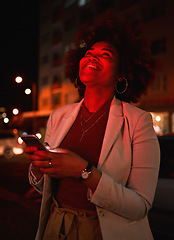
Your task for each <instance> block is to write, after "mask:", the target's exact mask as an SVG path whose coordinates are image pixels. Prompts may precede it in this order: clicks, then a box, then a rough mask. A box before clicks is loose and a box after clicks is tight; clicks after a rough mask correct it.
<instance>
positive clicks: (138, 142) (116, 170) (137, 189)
mask: <svg viewBox="0 0 174 240" xmlns="http://www.w3.org/2000/svg"><path fill="white" fill-rule="evenodd" d="M82 101H83V100H82ZM82 101H81V102H80V103H76V104H71V105H67V106H64V107H62V108H60V109H58V110H56V111H55V112H53V113H52V114H51V115H50V118H49V120H48V124H47V130H46V135H45V141H46V142H48V143H49V145H50V146H51V147H52V148H54V147H58V146H59V144H60V143H61V141H62V140H63V138H64V137H65V135H66V134H67V132H68V130H69V129H70V127H71V126H72V124H73V122H74V121H75V119H76V116H77V114H78V112H79V110H80V107H81V104H82ZM159 162H160V152H159V145H158V140H157V137H156V134H155V132H154V130H153V124H152V118H151V115H150V113H147V112H145V111H143V110H141V109H139V108H137V107H135V106H132V105H131V104H129V103H126V102H121V101H119V100H118V99H116V98H113V101H112V103H111V107H110V112H109V117H108V122H107V126H106V131H105V136H104V140H103V145H102V149H101V154H100V158H99V162H98V169H99V170H100V171H101V172H102V177H101V179H100V181H99V184H98V186H97V189H96V191H95V192H94V193H93V194H92V193H91V192H90V190H89V191H88V199H89V201H91V202H93V203H94V204H95V205H96V209H97V213H98V217H99V222H100V226H101V231H102V236H103V240H152V239H153V237H152V234H151V230H150V228H149V223H148V218H147V213H148V210H149V209H150V208H151V206H152V202H153V199H154V194H155V189H156V184H157V179H158V171H159ZM29 176H30V174H29ZM30 183H31V184H32V185H33V186H34V187H35V188H36V189H37V190H38V191H39V192H40V193H43V197H42V204H41V211H40V221H39V227H38V232H37V236H36V240H41V239H42V236H43V232H44V229H45V225H46V221H47V217H48V214H49V208H50V204H51V196H52V191H51V189H52V187H51V179H50V178H49V177H48V176H47V175H45V176H44V178H43V179H42V180H41V181H40V182H39V183H37V184H33V181H32V177H31V176H30Z"/></svg>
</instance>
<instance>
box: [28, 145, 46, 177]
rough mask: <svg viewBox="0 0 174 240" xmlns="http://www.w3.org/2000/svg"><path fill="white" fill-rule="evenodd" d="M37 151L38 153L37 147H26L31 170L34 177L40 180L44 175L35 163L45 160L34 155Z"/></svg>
mask: <svg viewBox="0 0 174 240" xmlns="http://www.w3.org/2000/svg"><path fill="white" fill-rule="evenodd" d="M35 151H38V149H37V148H36V147H26V148H25V153H27V154H28V158H29V161H30V163H31V170H32V172H33V174H34V176H35V177H36V178H37V179H38V180H40V179H41V178H42V176H43V173H42V172H41V171H40V169H39V167H38V166H37V165H36V164H35V161H37V160H44V159H43V158H41V157H39V156H37V155H35V154H34V152H35Z"/></svg>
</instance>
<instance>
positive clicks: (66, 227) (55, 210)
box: [43, 199, 102, 240]
mask: <svg viewBox="0 0 174 240" xmlns="http://www.w3.org/2000/svg"><path fill="white" fill-rule="evenodd" d="M89 215H90V214H88V212H83V211H76V210H72V209H66V208H59V207H58V203H57V201H56V200H55V199H53V204H52V206H51V210H50V216H49V219H48V223H47V226H46V229H45V232H44V237H43V240H102V235H101V230H100V225H99V220H98V216H97V214H96V216H89Z"/></svg>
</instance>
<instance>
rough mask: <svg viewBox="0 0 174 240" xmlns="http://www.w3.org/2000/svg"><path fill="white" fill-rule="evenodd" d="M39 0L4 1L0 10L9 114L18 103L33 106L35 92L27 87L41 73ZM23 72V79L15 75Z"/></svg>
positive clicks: (3, 97)
mask: <svg viewBox="0 0 174 240" xmlns="http://www.w3.org/2000/svg"><path fill="white" fill-rule="evenodd" d="M38 2H39V1H38V0H17V1H12V0H10V1H3V2H2V3H1V14H0V23H1V28H0V53H1V73H0V79H1V80H0V90H1V94H0V107H5V108H6V111H7V113H8V114H10V113H11V111H12V109H13V108H14V107H17V108H18V107H20V108H19V110H20V111H29V110H31V108H32V103H31V102H32V101H31V96H27V95H25V93H24V89H25V87H31V82H32V81H33V82H36V81H37V76H38V22H39V7H38V5H39V4H38ZM18 75H20V76H21V77H23V83H22V84H17V83H16V82H15V81H14V79H15V77H16V76H18Z"/></svg>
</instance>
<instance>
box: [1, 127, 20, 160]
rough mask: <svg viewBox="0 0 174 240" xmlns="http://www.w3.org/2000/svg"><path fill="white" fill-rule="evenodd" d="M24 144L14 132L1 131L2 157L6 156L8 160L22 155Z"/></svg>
mask: <svg viewBox="0 0 174 240" xmlns="http://www.w3.org/2000/svg"><path fill="white" fill-rule="evenodd" d="M23 151H24V144H22V142H20V138H19V136H18V135H17V134H14V133H13V131H9V130H8V131H6V130H1V131H0V155H4V157H5V158H6V159H10V158H12V157H13V156H14V155H18V154H22V153H23Z"/></svg>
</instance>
